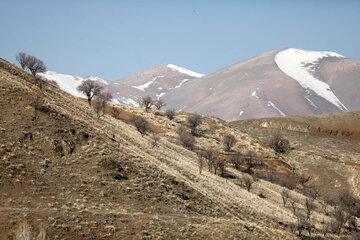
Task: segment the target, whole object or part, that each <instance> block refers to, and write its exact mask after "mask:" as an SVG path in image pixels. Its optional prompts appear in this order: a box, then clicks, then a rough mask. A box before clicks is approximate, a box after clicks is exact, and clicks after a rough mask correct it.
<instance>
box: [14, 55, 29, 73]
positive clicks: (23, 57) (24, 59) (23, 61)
mask: <svg viewBox="0 0 360 240" xmlns="http://www.w3.org/2000/svg"><path fill="white" fill-rule="evenodd" d="M28 60H29V56H28V55H27V54H26V53H24V52H18V53H17V54H16V61H17V62H18V63H19V64H20V66H21V68H22V69H25V67H26V65H27V62H28Z"/></svg>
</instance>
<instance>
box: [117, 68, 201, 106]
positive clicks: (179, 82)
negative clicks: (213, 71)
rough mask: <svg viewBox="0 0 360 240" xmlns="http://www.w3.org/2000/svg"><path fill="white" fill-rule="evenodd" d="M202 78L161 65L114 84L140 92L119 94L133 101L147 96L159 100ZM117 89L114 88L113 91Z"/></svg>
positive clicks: (188, 71)
mask: <svg viewBox="0 0 360 240" xmlns="http://www.w3.org/2000/svg"><path fill="white" fill-rule="evenodd" d="M202 76H204V75H203V74H200V73H196V72H193V71H190V70H188V69H185V68H182V67H178V66H176V65H174V64H162V65H159V66H155V67H151V68H147V69H145V70H142V71H140V72H137V73H134V74H132V75H130V76H127V77H125V78H122V79H119V80H117V81H116V82H115V83H118V84H123V85H126V86H128V87H131V88H134V89H137V90H140V91H141V92H137V95H134V94H127V92H125V91H123V92H121V95H122V96H126V97H128V98H132V99H135V98H139V97H141V96H145V95H149V96H151V97H153V98H155V99H159V98H161V97H163V96H164V95H166V94H167V93H168V92H170V91H172V90H174V89H178V88H180V87H181V86H183V85H184V84H185V83H187V82H190V81H191V80H193V79H196V78H199V77H202ZM119 88H120V87H119ZM119 88H117V86H115V89H119ZM119 90H120V89H119Z"/></svg>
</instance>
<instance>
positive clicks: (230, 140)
mask: <svg viewBox="0 0 360 240" xmlns="http://www.w3.org/2000/svg"><path fill="white" fill-rule="evenodd" d="M223 143H224V146H225V151H228V152H230V151H231V148H232V147H233V146H234V145H235V143H236V138H235V137H234V135H231V134H226V135H225V136H224V138H223Z"/></svg>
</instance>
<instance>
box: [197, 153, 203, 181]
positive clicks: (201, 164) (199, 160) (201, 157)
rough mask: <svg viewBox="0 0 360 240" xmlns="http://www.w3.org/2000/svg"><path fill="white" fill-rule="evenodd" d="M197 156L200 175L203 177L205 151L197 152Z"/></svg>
mask: <svg viewBox="0 0 360 240" xmlns="http://www.w3.org/2000/svg"><path fill="white" fill-rule="evenodd" d="M197 156H198V166H199V174H200V175H201V172H202V170H203V168H204V152H203V150H199V151H198V152H197Z"/></svg>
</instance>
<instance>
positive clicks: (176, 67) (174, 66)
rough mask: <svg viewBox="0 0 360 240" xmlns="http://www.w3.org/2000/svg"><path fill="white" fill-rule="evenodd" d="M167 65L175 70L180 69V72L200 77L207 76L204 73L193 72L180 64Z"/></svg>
mask: <svg viewBox="0 0 360 240" xmlns="http://www.w3.org/2000/svg"><path fill="white" fill-rule="evenodd" d="M166 67H168V68H170V69H171V70H173V71H178V72H181V73H184V74H186V75H189V76H192V77H197V78H198V77H203V76H205V75H204V74H201V73H197V72H193V71H191V70H189V69H186V68H183V67H179V66H176V65H174V64H167V65H166Z"/></svg>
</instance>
